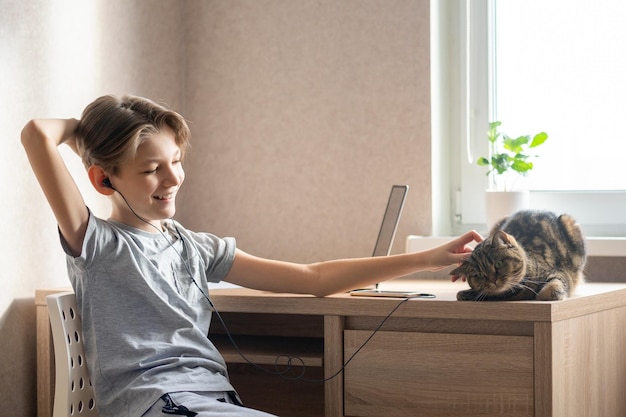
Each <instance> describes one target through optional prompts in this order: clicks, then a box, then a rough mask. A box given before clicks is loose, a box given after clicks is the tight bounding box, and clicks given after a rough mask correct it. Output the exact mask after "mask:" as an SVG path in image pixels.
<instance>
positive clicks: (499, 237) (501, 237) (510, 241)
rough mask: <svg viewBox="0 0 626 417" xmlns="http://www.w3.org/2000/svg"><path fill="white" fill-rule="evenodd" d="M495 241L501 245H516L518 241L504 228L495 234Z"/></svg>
mask: <svg viewBox="0 0 626 417" xmlns="http://www.w3.org/2000/svg"><path fill="white" fill-rule="evenodd" d="M493 241H494V243H496V244H500V245H515V244H516V243H517V242H516V241H515V238H514V237H513V236H511V235H510V234H508V233H506V232H503V231H502V230H499V231H497V232H496V233H495V234H494V235H493Z"/></svg>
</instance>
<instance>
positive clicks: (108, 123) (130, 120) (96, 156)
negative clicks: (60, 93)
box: [76, 95, 190, 175]
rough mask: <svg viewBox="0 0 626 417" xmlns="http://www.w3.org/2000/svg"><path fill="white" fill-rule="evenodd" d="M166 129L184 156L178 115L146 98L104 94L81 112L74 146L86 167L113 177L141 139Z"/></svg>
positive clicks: (185, 135) (184, 134)
mask: <svg viewBox="0 0 626 417" xmlns="http://www.w3.org/2000/svg"><path fill="white" fill-rule="evenodd" d="M166 128H169V129H171V130H172V132H173V133H174V139H175V141H176V144H177V145H178V147H179V148H180V151H181V158H182V157H184V155H185V151H186V150H187V148H188V147H189V137H190V132H189V127H188V126H187V122H185V119H184V118H183V117H182V116H181V115H180V114H178V113H176V112H174V111H172V110H170V109H167V108H165V107H164V106H162V105H160V104H157V103H155V102H153V101H151V100H149V99H146V98H142V97H136V96H130V95H127V96H124V97H122V98H118V97H116V96H112V95H107V96H103V97H100V98H98V99H96V100H95V101H94V102H92V103H91V104H89V105H88V106H87V107H86V108H85V110H84V111H83V114H82V117H81V120H80V122H79V124H78V127H77V129H76V146H77V149H78V154H79V155H80V156H81V158H82V160H83V164H84V165H85V167H86V168H89V167H90V166H92V165H98V166H100V167H101V168H102V169H104V171H105V172H106V173H108V174H109V175H115V174H117V173H118V170H119V167H120V165H121V164H122V163H123V162H125V161H127V160H129V159H132V158H133V157H134V156H135V153H136V152H137V148H138V147H139V145H140V144H141V142H142V141H143V140H144V139H146V138H147V137H149V136H151V135H154V134H155V133H158V132H162V131H163V129H166Z"/></svg>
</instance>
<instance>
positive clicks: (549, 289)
mask: <svg viewBox="0 0 626 417" xmlns="http://www.w3.org/2000/svg"><path fill="white" fill-rule="evenodd" d="M565 298H567V291H566V289H565V285H563V282H562V281H561V280H559V279H553V280H550V281H548V283H547V284H546V285H544V286H543V288H542V289H541V291H539V292H538V293H537V298H536V299H537V300H538V301H558V300H563V299H565Z"/></svg>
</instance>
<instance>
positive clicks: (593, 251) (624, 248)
mask: <svg viewBox="0 0 626 417" xmlns="http://www.w3.org/2000/svg"><path fill="white" fill-rule="evenodd" d="M450 239H452V237H445V236H441V237H437V236H416V235H410V236H409V237H408V238H407V241H406V251H407V252H409V253H410V252H420V251H422V250H427V249H430V248H433V247H436V246H439V245H442V244H444V243H446V242H448V241H449V240H450ZM586 241H587V256H609V257H621V256H626V238H625V237H587V238H586Z"/></svg>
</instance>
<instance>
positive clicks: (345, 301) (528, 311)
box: [35, 280, 626, 322]
mask: <svg viewBox="0 0 626 417" xmlns="http://www.w3.org/2000/svg"><path fill="white" fill-rule="evenodd" d="M466 287H467V284H465V283H459V282H456V283H453V282H449V281H444V280H396V281H389V282H386V283H384V284H382V286H381V288H382V289H389V290H403V291H419V292H426V293H431V294H434V295H435V296H436V298H434V299H425V298H415V299H411V300H409V301H408V302H406V303H404V305H403V306H402V307H400V308H399V309H398V310H397V311H396V312H395V313H394V316H397V317H421V318H447V319H473V320H511V321H539V322H556V321H561V320H564V319H567V318H572V317H578V316H582V315H585V314H590V313H594V312H598V311H603V310H607V309H610V308H616V307H620V306H624V305H626V283H595V282H594V283H584V284H582V285H581V286H579V288H578V289H577V291H576V293H575V294H574V296H573V297H571V298H569V299H566V300H562V301H505V302H472V301H463V302H460V301H457V300H456V293H457V292H458V291H460V290H462V289H465V288H466ZM59 290H60V289H58V288H57V289H50V290H45V289H43V290H37V293H36V297H35V304H37V305H45V304H46V296H47V295H48V294H51V293H54V292H59ZM67 290H68V291H69V289H67ZM209 296H210V297H211V300H212V301H213V303H214V304H215V307H216V308H217V309H218V311H224V312H227V311H236V312H240V313H277V314H312V315H336V316H386V315H387V314H389V312H390V311H391V310H392V309H393V308H394V307H395V306H397V305H398V302H399V301H401V299H399V298H380V297H354V296H351V295H350V294H347V293H343V294H335V295H331V296H328V297H324V298H318V297H313V296H310V295H300V294H283V293H271V292H266V291H257V290H251V289H247V288H219V289H213V290H211V291H210V293H209Z"/></svg>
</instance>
